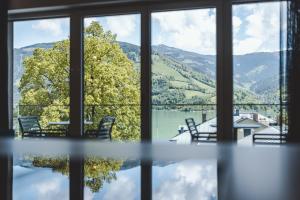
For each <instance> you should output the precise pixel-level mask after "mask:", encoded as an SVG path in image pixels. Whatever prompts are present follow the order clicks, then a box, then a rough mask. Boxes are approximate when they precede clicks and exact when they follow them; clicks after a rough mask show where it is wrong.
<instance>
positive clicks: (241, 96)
mask: <svg viewBox="0 0 300 200" xmlns="http://www.w3.org/2000/svg"><path fill="white" fill-rule="evenodd" d="M119 44H120V47H121V48H122V50H123V51H124V53H126V55H127V56H128V58H129V59H130V60H132V61H133V63H134V64H135V67H136V68H137V69H139V68H140V54H141V52H140V47H139V46H137V45H134V44H130V43H126V42H119ZM52 46H53V43H42V44H34V45H31V46H27V47H23V48H19V49H15V50H14V80H15V82H14V84H15V86H17V85H18V82H19V80H20V78H21V77H22V74H23V66H22V60H23V59H24V58H25V57H27V56H30V55H32V52H33V50H34V49H35V48H51V47H52ZM233 60H234V82H235V99H236V101H237V102H239V103H247V102H251V103H259V102H264V103H276V102H277V101H278V100H277V99H276V97H278V89H279V81H278V78H279V53H278V52H270V53H265V52H259V53H252V54H246V55H235V56H234V58H233ZM224 67H226V66H224ZM215 80H216V56H214V55H201V54H197V53H193V52H188V51H184V50H182V49H177V48H174V47H169V46H166V45H155V46H152V83H153V85H152V93H153V94H152V95H153V103H154V104H176V103H177V104H181V103H189V104H195V103H215V102H216V81H215ZM14 88H15V89H14V94H15V95H14V96H15V98H14V101H15V103H17V102H18V99H19V93H18V90H17V87H14Z"/></svg>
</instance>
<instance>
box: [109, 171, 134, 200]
mask: <svg viewBox="0 0 300 200" xmlns="http://www.w3.org/2000/svg"><path fill="white" fill-rule="evenodd" d="M136 191H137V187H136V185H135V183H134V182H133V180H132V179H130V178H129V177H127V176H124V175H120V176H118V179H117V180H116V181H114V182H112V183H110V185H109V188H108V190H107V192H106V194H105V195H104V198H103V199H104V200H115V199H128V200H130V199H135V196H136Z"/></svg>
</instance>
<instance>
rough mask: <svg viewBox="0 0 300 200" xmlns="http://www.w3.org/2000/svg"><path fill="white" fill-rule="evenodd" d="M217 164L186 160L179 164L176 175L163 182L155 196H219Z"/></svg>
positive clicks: (188, 199) (189, 199) (204, 199)
mask: <svg viewBox="0 0 300 200" xmlns="http://www.w3.org/2000/svg"><path fill="white" fill-rule="evenodd" d="M216 173H217V172H216V165H215V164H212V163H199V162H196V161H185V162H182V163H180V164H177V166H176V168H175V171H174V173H173V174H174V176H171V177H170V178H169V179H165V180H163V181H162V182H161V184H160V185H159V187H158V188H157V190H156V191H154V198H153V199H159V200H178V199H182V200H198V199H201V200H209V199H212V198H216V196H217V180H216V179H217V176H216Z"/></svg>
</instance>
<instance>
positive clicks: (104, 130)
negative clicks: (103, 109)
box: [85, 116, 115, 141]
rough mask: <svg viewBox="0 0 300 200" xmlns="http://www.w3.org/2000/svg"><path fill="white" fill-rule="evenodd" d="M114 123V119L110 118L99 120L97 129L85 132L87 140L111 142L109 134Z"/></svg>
mask: <svg viewBox="0 0 300 200" xmlns="http://www.w3.org/2000/svg"><path fill="white" fill-rule="evenodd" d="M114 123H115V118H114V117H111V116H105V117H103V118H102V119H101V121H100V123H99V126H98V129H96V130H87V131H86V132H85V136H86V137H87V138H97V139H100V140H109V141H111V140H112V136H111V132H112V128H113V125H114Z"/></svg>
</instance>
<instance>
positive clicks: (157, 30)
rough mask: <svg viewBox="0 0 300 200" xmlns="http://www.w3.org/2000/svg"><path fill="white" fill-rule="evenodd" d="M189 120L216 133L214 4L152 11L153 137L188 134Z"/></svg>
mask: <svg viewBox="0 0 300 200" xmlns="http://www.w3.org/2000/svg"><path fill="white" fill-rule="evenodd" d="M187 118H194V120H195V121H196V123H198V124H199V123H201V124H202V125H200V127H199V131H200V132H206V133H208V132H213V133H214V132H216V9H214V8H209V9H195V10H180V11H167V12H156V13H152V138H153V139H154V140H170V139H172V138H173V139H174V137H175V136H176V135H177V134H178V132H184V131H185V133H184V135H186V136H187V138H189V137H190V135H189V133H188V132H186V131H187V127H186V125H185V119H187ZM187 133H188V134H187ZM187 141H190V139H187Z"/></svg>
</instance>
